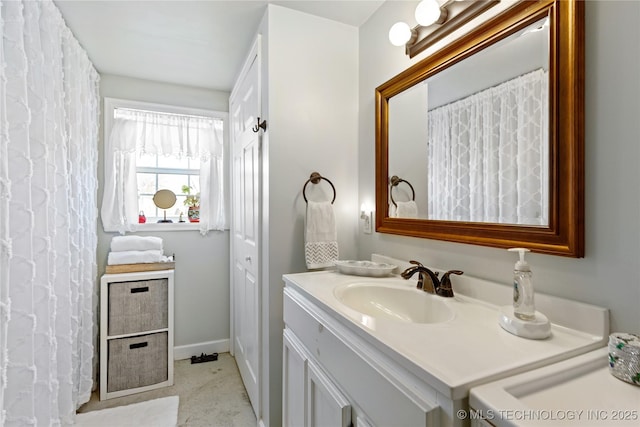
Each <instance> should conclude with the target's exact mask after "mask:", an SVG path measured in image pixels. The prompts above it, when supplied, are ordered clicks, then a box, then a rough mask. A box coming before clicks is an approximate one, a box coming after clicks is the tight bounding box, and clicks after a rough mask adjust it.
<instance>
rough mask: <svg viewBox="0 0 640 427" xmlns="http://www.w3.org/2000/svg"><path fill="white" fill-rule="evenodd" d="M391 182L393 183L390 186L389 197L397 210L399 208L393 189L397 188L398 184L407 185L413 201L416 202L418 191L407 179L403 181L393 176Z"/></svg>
mask: <svg viewBox="0 0 640 427" xmlns="http://www.w3.org/2000/svg"><path fill="white" fill-rule="evenodd" d="M389 181H390V182H391V184H390V186H389V197H390V198H391V203H393V206H395V207H396V208H397V207H398V204H397V203H396V201H395V200H393V187H397V186H398V184H400V183H401V182H404V183H406V184H407V185H408V186H409V188H411V200H413V201H415V200H416V191H415V190H414V189H413V185H411V183H410V182H409V181H407V180H406V179H402V178H400V177H398V176H397V175H393V176H392V177H391V179H390V180H389Z"/></svg>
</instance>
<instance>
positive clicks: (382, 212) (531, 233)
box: [375, 0, 584, 257]
mask: <svg viewBox="0 0 640 427" xmlns="http://www.w3.org/2000/svg"><path fill="white" fill-rule="evenodd" d="M537 31H545V33H544V34H545V35H544V36H543V38H542V40H544V42H543V44H544V45H545V46H544V47H545V49H546V50H545V51H544V52H543V53H542V54H541V53H540V52H539V51H536V53H535V54H529V53H527V54H526V55H525V56H536V57H537V58H538V59H539V58H541V57H542V63H541V65H534V67H535V68H540V70H537V72H538V71H539V73H538V74H540V73H541V75H542V77H539V76H538V77H537V79H538V80H537V83H535V84H536V85H537V86H536V91H537V92H536V93H537V95H535V96H537V97H538V98H540V99H542V100H543V101H545V100H546V101H547V102H546V103H545V102H542V104H540V103H539V99H538V101H537V102H538V104H535V103H534V105H533V107H531V105H529V104H531V103H532V101H530V100H529V99H530V98H527V99H525V100H523V99H519V98H516V99H515V102H514V100H511V101H509V102H511V103H512V104H514V105H515V106H514V107H507V108H506V109H505V108H504V105H503V104H504V100H500V99H498V100H497V101H496V98H495V95H493V94H494V93H495V92H500V93H502V92H504V91H505V89H504V88H505V87H507V86H509V85H513V84H514V82H516V81H518V82H520V81H521V80H523V79H524V78H525V77H526V78H529V77H528V75H529V74H531V73H529V72H528V71H527V72H522V70H520V71H518V73H520V74H518V75H517V76H516V77H515V78H509V79H507V81H504V82H503V81H500V82H498V83H496V82H495V81H494V82H491V79H488V80H487V81H488V83H487V87H486V88H482V89H477V88H476V89H466V90H467V93H462V92H461V94H457V95H452V94H451V92H456V90H453V89H454V88H458V87H460V86H464V85H463V84H451V83H449V84H447V83H445V84H441V85H440V87H438V86H437V85H436V82H437V80H438V79H440V80H443V79H442V78H441V77H443V76H444V75H445V74H446V75H450V74H455V72H454V71H453V70H457V69H458V68H461V67H463V65H462V64H467V65H469V66H468V67H467V68H468V69H469V68H470V69H471V70H473V71H472V72H473V74H471V76H469V75H468V74H467V75H466V78H465V80H466V81H476V80H483V77H482V76H483V75H488V76H495V75H497V74H499V73H497V72H496V70H495V69H493V70H491V69H489V70H486V71H483V70H481V69H479V68H478V67H479V66H478V65H477V64H476V62H474V61H475V60H476V59H477V58H479V57H482V56H485V55H487V57H488V58H494V57H492V56H490V55H489V52H491V51H493V50H496V49H501V47H500V46H502V45H508V44H511V43H512V41H513V40H516V39H523V37H522V36H523V35H524V34H530V33H535V32H537ZM515 50H516V51H520V50H521V48H516V49H515ZM513 51H514V50H513V49H511V50H509V49H506V50H504V51H501V52H502V53H499V54H498V55H502V56H505V54H504V52H513ZM506 58H507V59H506V62H503V63H504V64H520V63H524V62H527V61H525V60H521V59H518V58H515V57H511V56H508V57H506ZM485 62H488V63H494V64H495V63H496V62H497V63H500V61H496V60H493V59H491V60H489V61H485ZM505 68H510V67H506V66H500V70H503V69H505ZM516 68H517V67H516ZM467 73H468V71H467ZM459 74H460V73H459ZM525 74H526V76H525ZM461 75H465V74H464V73H462V74H461ZM540 78H542V80H540ZM452 81H455V80H452ZM458 81H460V80H458ZM518 84H520V83H518ZM527 84H528V83H527ZM509 87H511V86H509ZM416 88H419V89H416ZM527 88H529V89H527ZM540 88H542V89H543V91H542V92H539V89H540ZM522 90H523V89H522V87H521V86H518V87H517V89H516V90H515V91H512V92H522ZM524 90H525V92H526V91H529V92H531V90H530V87H529V86H526V87H525V89H524ZM412 91H414V92H418V96H413V95H411V96H408V95H406V94H409V93H410V92H412ZM438 92H440V93H445V95H444V96H440V95H438ZM458 92H460V91H458ZM490 92H491V94H492V95H491V96H494V98H491V99H492V100H493V101H491V102H493V104H496V105H498V104H499V105H500V106H499V107H490V108H489V110H486V109H485V107H482V108H481V107H479V106H478V105H480V104H473V103H472V107H473V108H472V109H473V111H474V114H475V110H480V109H482V113H481V114H480V115H479V116H473V117H472V116H471V115H470V114H471V113H469V111H470V110H465V112H464V113H460V112H459V111H458V110H456V114H458V115H453V113H451V114H449V113H450V111H449V113H448V114H445V115H444V116H446V119H443V118H442V117H443V116H442V115H437V114H438V113H440V112H441V111H440V110H442V109H443V108H444V107H447V108H449V107H451V106H455V107H456V108H458V106H460V105H463V104H464V105H467V104H468V103H469V102H472V101H473V102H484V103H486V102H487V101H486V99H485V98H482V97H484V96H485V95H487V94H489V93H490ZM452 96H453V97H454V99H451V97H452ZM527 96H528V97H529V96H530V95H527ZM478 97H480V100H478V99H476V98H478ZM404 98H416V99H419V101H418V104H411V103H408V104H406V105H405V102H406V101H404V100H403V101H402V102H400V99H404ZM438 98H442V99H440V100H439V101H437V99H438ZM432 99H434V102H437V103H439V104H438V105H436V106H433V105H432V102H431V101H432ZM491 102H490V103H491ZM375 105H376V122H375V126H376V129H375V133H376V231H377V232H380V233H390V234H398V235H404V236H414V237H423V238H429V239H437V240H446V241H452V242H460V243H468V244H476V245H484V246H492V247H499V248H508V247H526V248H529V249H531V250H532V251H534V252H540V253H547V254H553V255H562V256H568V257H582V256H584V4H583V2H582V1H581V0H555V1H554V0H537V1H535V0H534V1H528V0H524V1H520V2H517V3H515V4H514V5H513V6H511V7H510V8H508V9H506V10H505V11H504V12H502V13H500V14H499V15H497V16H495V17H493V18H490V19H488V20H487V21H485V22H484V23H482V24H480V25H479V26H477V27H476V28H474V29H472V30H470V31H469V32H468V33H467V34H466V35H464V36H462V37H460V38H458V39H456V40H454V41H452V42H451V43H449V44H448V45H447V46H445V47H444V48H442V49H440V50H439V51H437V52H435V53H433V54H432V55H430V56H429V57H427V58H425V59H423V60H421V61H420V62H418V63H416V64H414V65H413V66H411V67H410V68H408V69H407V70H405V71H403V72H401V73H400V74H398V75H397V76H395V77H393V78H392V79H390V80H389V81H387V82H386V83H384V84H382V85H380V86H379V87H378V88H376V91H375ZM407 105H409V107H407ZM416 105H418V107H415V106H416ZM522 105H528V107H527V108H529V107H531V108H530V109H528V110H527V109H525V110H523V111H520V108H521V106H522ZM540 105H542V107H540ZM465 108H466V107H465ZM509 108H512V109H514V110H515V109H518V112H517V113H513V114H512V116H514V117H515V116H518V117H524V118H525V119H526V120H521V121H529V122H531V123H528V124H527V125H520V124H517V125H515V126H516V128H515V129H514V128H508V131H504V128H505V127H508V126H512V124H508V125H505V124H504V123H502V124H501V123H500V121H503V122H504V121H505V120H506V121H507V122H517V121H518V120H517V119H514V118H508V119H504V118H502V116H501V115H502V113H500V112H499V111H504V110H509ZM487 111H488V112H487ZM465 114H466V116H465ZM415 116H420V117H424V116H426V117H428V120H425V121H424V122H417V123H415V122H413V121H412V120H413V117H415ZM534 116H535V117H537V119H535V120H534V119H531V117H534ZM463 117H464V119H463ZM467 122H468V123H467ZM478 123H480V124H479V125H478ZM433 124H435V125H437V126H438V127H439V128H438V129H440V130H436V129H435V128H434V126H435V125H433ZM461 124H464V126H461ZM471 124H473V126H476V128H474V129H477V130H472V131H469V129H466V128H469V127H471ZM454 126H456V127H465V129H466V130H465V132H466V133H467V134H468V133H471V134H473V135H476V136H474V137H468V138H467V137H461V136H460V134H459V132H458V131H457V130H456V131H455V132H454V130H452V129H453V127H454ZM520 126H525V127H524V128H521V127H520ZM442 128H444V129H445V130H444V131H442ZM533 128H536V129H538V130H537V131H532V129H533ZM398 129H399V130H398ZM487 129H489V130H487ZM496 129H497V130H496ZM523 129H524V130H523ZM456 132H458V133H456ZM536 132H537V133H536ZM480 133H485V134H487V135H492V136H490V137H485V139H483V138H482V137H477V134H480ZM532 133H533V134H535V135H536V136H535V137H531V136H530V135H531V134H532ZM496 134H498V136H496ZM521 134H525V135H529V137H528V139H527V138H525V139H527V142H526V143H524V144H525V145H526V146H525V148H519V147H520V146H522V145H523V143H522V142H521V141H520V139H521V137H520V135H521ZM443 135H447V136H446V137H444V136H443ZM451 135H454V136H455V138H454V137H453V136H451ZM440 137H442V138H443V139H442V140H441V139H439V138H440ZM465 138H466V139H465ZM487 138H489V139H490V138H493V139H495V140H496V141H497V142H491V141H489V142H487ZM453 139H456V141H458V142H459V141H460V140H464V141H465V142H464V144H467V145H464V147H463V148H462V149H460V147H459V146H456V147H452V146H451V144H452V143H451V140H453ZM516 139H517V140H518V142H517V143H516V147H515V148H514V147H509V146H505V145H501V144H503V143H504V142H505V141H506V142H508V143H510V144H512V143H513V140H516ZM408 140H412V141H413V142H412V143H413V144H416V141H418V143H417V144H416V145H407V143H406V141H408ZM478 140H479V141H480V142H478ZM529 140H533V141H534V142H531V141H529ZM470 141H471V142H470ZM474 141H475V142H474ZM469 144H470V145H469ZM474 144H475V145H474ZM496 144H498V145H496ZM478 146H483V147H484V148H478ZM487 146H489V147H491V149H490V150H487V148H486V147H487ZM443 147H444V148H443ZM531 147H533V149H532V148H531ZM531 150H533V152H534V153H535V154H534V155H531V154H530V153H531ZM461 152H464V153H465V154H464V156H466V157H465V162H466V161H467V160H466V158H473V159H474V160H473V161H472V162H470V163H468V164H467V163H465V165H466V166H465V167H459V164H461V163H462V161H461V160H460V158H461V156H462V155H461V154H460V153H461ZM527 152H529V154H526V153H527ZM434 153H435V154H434ZM443 153H444V154H443ZM469 153H471V154H469ZM478 153H484V154H482V155H479V154H478ZM487 153H489V154H487ZM491 153H493V154H491ZM523 153H524V154H523ZM507 154H509V155H507ZM483 156H484V157H483ZM478 159H480V160H478ZM492 159H493V160H492ZM522 159H526V161H524V160H522ZM532 159H533V160H532ZM489 163H496V164H497V163H499V164H502V165H504V166H501V167H502V168H503V169H495V168H494V167H489V166H485V165H487V164H489ZM504 167H507V168H508V169H510V171H509V172H506V170H505V169H504ZM465 168H466V169H467V170H473V171H474V172H473V178H469V175H471V174H466V175H465V173H464V171H463V172H460V171H459V170H464V169H465ZM453 169H455V170H456V172H455V173H453V172H450V171H451V170H453ZM514 171H515V172H514ZM409 175H411V176H412V177H413V178H412V179H415V181H412V179H410V178H409ZM527 175H535V178H534V179H533V180H531V179H529V180H528V181H527V180H526V179H523V178H522V177H524V176H527ZM478 177H479V178H478ZM392 178H394V179H393V183H394V184H395V186H394V185H392ZM470 180H472V182H471V181H470ZM445 181H449V182H455V183H458V184H459V183H460V182H466V183H467V186H466V187H465V188H463V189H462V190H460V188H454V187H451V188H449V187H447V188H445V187H446V185H447V184H446V183H445ZM521 181H526V182H525V184H524V185H521V187H523V188H525V190H522V189H518V188H512V187H514V186H515V183H516V182H518V183H520V182H521ZM403 182H411V188H410V189H409V187H408V186H407V187H405V188H400V187H401V184H398V183H403ZM469 182H471V183H470V184H469ZM458 184H456V185H458ZM519 185H520V184H519ZM502 187H507V188H508V191H507V193H509V192H510V193H509V194H503V193H500V192H499V191H498V190H497V189H498V188H499V189H500V191H502ZM414 188H415V193H414V194H415V196H414V197H415V201H412V200H411V197H410V196H409V198H407V197H406V196H407V194H409V195H411V192H413V191H414ZM478 188H481V189H480V190H478ZM407 190H408V191H407ZM470 193H471V194H470ZM451 194H455V195H456V196H455V197H453V198H452V197H451ZM394 196H395V197H394ZM421 197H424V199H420V198H421ZM462 199H464V200H465V201H464V203H462V202H460V200H462ZM469 200H471V202H469ZM505 200H510V202H508V203H507V202H505ZM532 200H533V201H535V203H534V202H532ZM466 203H469V204H470V206H466V207H463V208H461V207H460V206H461V205H464V204H466ZM434 205H443V206H445V208H442V206H439V207H434ZM507 205H509V206H507ZM401 208H402V209H401ZM468 211H477V212H481V211H482V212H483V213H482V214H481V215H480V216H478V215H477V214H474V213H471V214H469V212H468ZM438 212H439V213H438Z"/></svg>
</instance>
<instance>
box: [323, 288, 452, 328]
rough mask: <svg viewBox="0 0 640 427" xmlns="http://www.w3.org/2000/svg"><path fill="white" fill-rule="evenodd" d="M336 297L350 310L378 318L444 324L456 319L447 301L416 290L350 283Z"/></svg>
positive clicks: (339, 290)
mask: <svg viewBox="0 0 640 427" xmlns="http://www.w3.org/2000/svg"><path fill="white" fill-rule="evenodd" d="M334 295H335V297H336V298H337V299H338V301H340V302H341V303H342V304H344V305H346V306H347V307H349V308H351V309H353V310H356V311H357V312H359V313H362V314H365V315H367V316H371V317H373V318H376V319H387V320H394V321H398V322H407V323H442V322H446V321H448V320H451V319H453V317H454V312H453V310H452V309H451V308H450V307H449V306H448V305H447V303H446V301H445V299H444V298H442V297H439V296H436V295H431V294H428V293H427V292H424V291H421V290H418V289H415V288H407V287H398V286H392V285H383V284H377V283H376V284H372V283H368V282H363V283H350V284H346V285H340V286H338V287H336V289H335V290H334Z"/></svg>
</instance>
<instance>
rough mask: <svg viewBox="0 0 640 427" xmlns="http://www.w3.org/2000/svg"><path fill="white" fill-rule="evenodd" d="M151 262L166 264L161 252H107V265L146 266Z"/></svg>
mask: <svg viewBox="0 0 640 427" xmlns="http://www.w3.org/2000/svg"><path fill="white" fill-rule="evenodd" d="M151 262H166V257H164V256H163V255H162V251H121V252H109V257H108V259H107V264H109V265H119V264H148V263H151Z"/></svg>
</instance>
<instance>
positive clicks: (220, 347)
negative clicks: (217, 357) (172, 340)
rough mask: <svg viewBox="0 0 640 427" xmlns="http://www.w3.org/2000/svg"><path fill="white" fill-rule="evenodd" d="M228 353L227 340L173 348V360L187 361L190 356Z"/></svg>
mask: <svg viewBox="0 0 640 427" xmlns="http://www.w3.org/2000/svg"><path fill="white" fill-rule="evenodd" d="M228 351H229V339H224V340H217V341H207V342H200V343H196V344H189V345H181V346H177V347H173V360H182V359H189V358H190V357H191V356H200V355H201V354H202V353H205V354H211V353H227V352H228Z"/></svg>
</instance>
